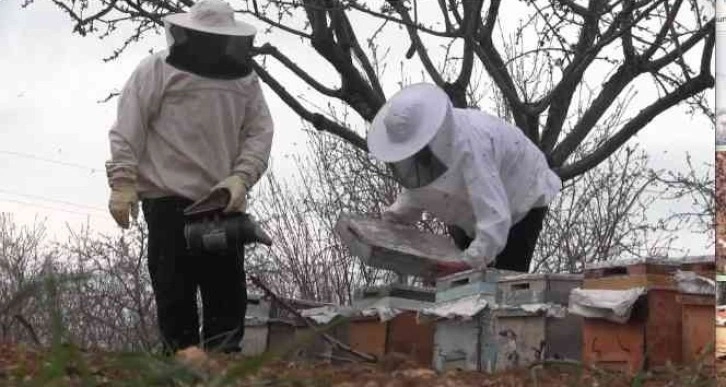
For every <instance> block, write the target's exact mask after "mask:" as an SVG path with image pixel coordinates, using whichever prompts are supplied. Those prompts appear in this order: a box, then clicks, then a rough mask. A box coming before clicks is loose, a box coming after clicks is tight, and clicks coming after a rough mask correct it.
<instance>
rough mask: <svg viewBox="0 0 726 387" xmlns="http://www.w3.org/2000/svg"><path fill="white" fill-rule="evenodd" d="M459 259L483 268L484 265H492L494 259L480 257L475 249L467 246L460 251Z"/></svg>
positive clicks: (494, 261)
mask: <svg viewBox="0 0 726 387" xmlns="http://www.w3.org/2000/svg"><path fill="white" fill-rule="evenodd" d="M459 260H461V261H463V262H466V263H468V264H469V265H470V266H471V267H475V268H480V269H483V268H485V267H493V266H494V264H495V263H496V259H494V258H489V257H480V256H479V254H478V253H477V251H476V250H474V249H472V246H469V248H468V249H466V250H464V251H462V252H461V255H460V256H459Z"/></svg>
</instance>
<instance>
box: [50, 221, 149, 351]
mask: <svg viewBox="0 0 726 387" xmlns="http://www.w3.org/2000/svg"><path fill="white" fill-rule="evenodd" d="M58 251H59V255H60V256H61V257H62V259H63V261H64V262H65V263H66V265H65V266H66V268H67V270H70V271H71V272H73V273H74V274H79V275H83V276H84V277H85V280H84V281H77V282H73V283H71V284H68V286H66V287H65V288H64V292H63V293H62V300H63V302H62V305H63V308H64V309H65V310H66V311H67V314H66V319H65V321H64V323H65V325H66V326H67V327H68V331H69V332H68V333H69V335H70V336H71V337H73V339H74V342H75V343H76V344H78V345H81V346H84V347H91V346H93V347H101V348H105V349H115V350H150V349H152V348H153V347H154V346H155V345H156V344H157V339H158V335H157V330H156V310H155V308H154V303H153V301H154V296H153V292H152V288H151V280H150V278H149V274H148V270H147V265H146V262H147V261H146V230H145V228H144V227H143V226H142V225H141V224H140V223H137V224H136V227H134V228H133V229H132V231H131V232H130V233H127V234H126V235H115V236H108V235H99V234H92V233H91V232H90V230H89V229H88V228H84V229H81V230H79V231H74V230H69V236H68V240H67V241H66V242H65V243H63V244H61V245H60V246H59V248H58Z"/></svg>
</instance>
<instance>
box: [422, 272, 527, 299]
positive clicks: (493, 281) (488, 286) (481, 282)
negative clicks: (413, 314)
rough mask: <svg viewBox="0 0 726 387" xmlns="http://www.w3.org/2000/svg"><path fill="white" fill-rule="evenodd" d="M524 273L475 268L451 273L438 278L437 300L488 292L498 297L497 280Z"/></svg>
mask: <svg viewBox="0 0 726 387" xmlns="http://www.w3.org/2000/svg"><path fill="white" fill-rule="evenodd" d="M514 274H522V273H517V272H513V271H507V270H496V269H473V270H467V271H462V272H459V273H456V274H451V275H448V276H446V277H441V278H438V279H437V280H436V302H445V301H451V300H456V299H459V298H461V297H466V296H471V295H476V294H487V295H491V296H493V297H494V299H496V294H497V281H498V280H499V278H500V277H502V276H505V275H514Z"/></svg>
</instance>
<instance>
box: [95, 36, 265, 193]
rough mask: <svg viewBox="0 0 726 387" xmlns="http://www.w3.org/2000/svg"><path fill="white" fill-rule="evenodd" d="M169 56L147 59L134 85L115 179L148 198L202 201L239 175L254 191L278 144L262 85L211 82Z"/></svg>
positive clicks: (116, 141)
mask: <svg viewBox="0 0 726 387" xmlns="http://www.w3.org/2000/svg"><path fill="white" fill-rule="evenodd" d="M167 55H168V51H166V50H165V51H162V52H159V53H157V54H154V55H151V56H150V57H148V58H146V59H145V60H144V61H142V62H141V64H139V66H138V67H137V68H136V70H135V71H134V73H133V74H132V75H131V77H130V78H129V80H128V81H127V82H126V85H125V87H124V89H123V91H122V93H121V96H120V98H119V102H118V116H117V119H116V122H115V123H114V125H113V127H112V128H111V130H110V133H109V138H110V143H111V160H110V161H109V162H108V163H107V164H106V168H107V173H108V175H109V179H110V180H111V181H113V180H114V179H124V178H126V179H132V180H135V181H137V189H138V192H139V195H140V197H142V198H153V197H160V196H167V195H177V196H182V197H186V198H188V199H191V200H198V199H200V198H202V197H204V196H205V195H206V194H207V193H209V190H210V189H211V188H212V187H213V186H215V185H216V184H217V183H219V182H220V181H221V180H223V179H225V178H227V177H229V176H230V175H233V174H234V175H239V176H241V177H242V178H243V180H244V181H245V183H246V185H247V187H248V189H249V188H250V187H251V186H252V185H254V184H255V183H256V182H257V181H258V180H259V178H260V176H261V175H262V174H263V173H264V172H265V170H266V169H267V166H268V160H269V157H270V149H271V146H272V137H273V122H272V118H271V116H270V112H269V110H268V107H267V103H266V102H265V98H264V96H263V94H262V89H261V87H260V82H259V78H258V77H257V75H256V74H255V73H252V74H250V75H248V76H245V77H243V78H239V79H233V80H222V79H212V78H206V77H202V76H199V75H195V74H193V73H189V72H186V71H183V70H179V69H177V68H175V67H173V66H171V65H169V64H167V63H166V61H165V59H166V56H167Z"/></svg>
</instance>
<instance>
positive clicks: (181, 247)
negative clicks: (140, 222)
mask: <svg viewBox="0 0 726 387" xmlns="http://www.w3.org/2000/svg"><path fill="white" fill-rule="evenodd" d="M191 203H192V202H191V201H190V200H187V199H182V198H176V197H166V198H159V199H146V200H144V201H143V202H142V208H143V211H144V218H145V219H146V223H147V225H148V229H149V242H148V243H149V246H148V255H149V262H148V264H149V274H150V275H151V283H152V287H153V290H154V296H155V299H156V309H157V314H158V323H159V330H160V331H161V336H162V339H163V341H164V349H165V351H166V352H174V351H176V350H179V349H183V348H186V347H188V346H192V345H200V344H201V345H202V346H203V347H204V348H205V349H208V350H218V351H223V352H236V351H239V350H240V344H241V341H242V337H243V336H244V318H245V312H246V309H247V287H246V280H245V272H244V263H243V262H244V260H243V255H244V252H243V250H242V247H241V246H240V247H239V249H238V251H237V252H234V251H231V252H225V253H222V254H212V253H208V254H203V255H199V254H192V253H191V252H189V251H188V250H187V248H186V241H185V239H184V215H183V210H184V208H186V207H187V206H188V205H190V204H191ZM197 289H199V291H200V293H201V300H202V319H201V320H202V321H201V322H202V332H201V340H200V330H199V324H200V319H199V312H198V310H197Z"/></svg>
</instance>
